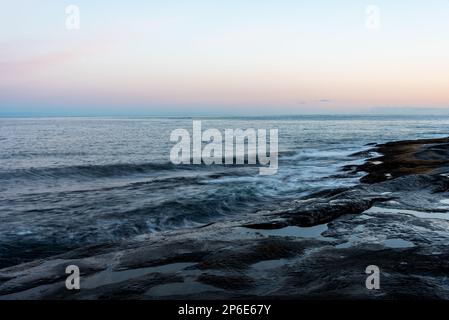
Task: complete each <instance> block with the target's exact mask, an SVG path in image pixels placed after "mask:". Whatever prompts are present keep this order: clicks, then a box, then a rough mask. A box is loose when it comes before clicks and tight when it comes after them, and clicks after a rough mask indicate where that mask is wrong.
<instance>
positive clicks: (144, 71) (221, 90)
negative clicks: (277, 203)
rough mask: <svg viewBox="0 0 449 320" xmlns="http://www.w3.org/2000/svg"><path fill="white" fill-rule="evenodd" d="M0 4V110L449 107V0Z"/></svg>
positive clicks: (25, 0)
mask: <svg viewBox="0 0 449 320" xmlns="http://www.w3.org/2000/svg"><path fill="white" fill-rule="evenodd" d="M69 5H75V6H76V8H78V9H79V29H77V28H75V29H73V21H74V20H73V18H74V17H75V16H76V12H75V15H74V12H73V11H69V12H68V13H67V12H66V9H67V6H69ZM0 6H1V8H0V115H8V114H13V115H14V114H42V115H45V114H48V115H51V114H58V115H65V114H67V115H72V114H73V115H83V114H85V115H90V114H100V115H101V114H104V115H108V114H130V115H131V114H148V115H164V114H166V115H181V114H182V115H188V114H204V115H215V114H249V115H261V114H300V113H341V112H343V113H344V112H369V111H370V110H379V109H383V110H394V109H395V108H398V110H404V108H410V109H413V108H419V109H420V110H421V109H422V108H429V110H430V109H432V108H449V0H432V1H422V0H369V1H367V0H340V1H332V0H327V1H324V0H314V1H311V0H309V1H301V0H245V1H242V0H226V1H223V0H222V1H216V0H164V1H162V0H159V1H152V0H149V1H148V0H147V1H143V0H142V1H138V0H129V1H120V2H118V1H105V0H101V1H100V0H90V1H88V0H72V1H61V0H15V1H2V2H1V3H0ZM75 18H76V17H75ZM67 23H69V28H68V27H67ZM75 25H76V24H75ZM405 110H407V109H405Z"/></svg>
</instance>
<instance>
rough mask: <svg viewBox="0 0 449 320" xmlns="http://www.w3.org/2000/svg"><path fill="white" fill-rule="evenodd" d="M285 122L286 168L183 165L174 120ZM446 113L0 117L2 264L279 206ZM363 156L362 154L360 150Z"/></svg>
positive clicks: (188, 124) (433, 125)
mask: <svg viewBox="0 0 449 320" xmlns="http://www.w3.org/2000/svg"><path fill="white" fill-rule="evenodd" d="M193 120H200V121H201V123H202V128H203V130H206V129H218V130H220V131H224V130H225V129H248V128H253V129H265V130H269V129H278V141H279V151H278V157H279V169H278V171H277V173H276V174H274V175H260V174H259V170H258V168H257V165H256V166H254V165H226V166H225V165H217V164H213V165H206V164H200V165H193V164H192V165H190V164H181V165H175V164H173V163H171V162H170V151H171V149H172V147H173V146H174V142H172V141H170V134H171V132H172V131H173V130H175V129H186V130H188V131H189V132H191V131H192V121H193ZM448 129H449V116H423V115H419V116H407V115H397V116H392V115H371V116H370V115H303V116H278V117H197V118H191V117H78V118H77V117H67V118H0V268H3V267H7V266H12V265H16V264H19V263H23V262H27V261H31V260H34V259H37V258H44V257H48V256H52V255H56V254H60V253H64V252H66V251H68V250H72V249H76V248H79V247H83V246H87V245H97V244H108V243H116V242H120V241H122V240H126V239H133V238H138V237H139V236H142V235H145V234H151V233H158V232H164V231H168V230H174V229H180V228H195V227H200V226H202V225H205V224H209V223H213V222H219V221H226V220H229V219H236V218H238V217H241V216H244V215H251V214H257V212H259V211H261V210H276V208H278V207H279V206H280V205H281V204H283V203H288V202H289V201H293V200H295V199H298V198H301V197H307V196H308V195H310V194H313V193H315V192H317V191H321V190H325V189H332V188H339V187H349V186H353V185H356V184H359V183H360V182H359V178H360V177H361V176H362V175H363V173H358V174H355V173H349V172H344V171H342V167H343V166H345V165H351V164H360V163H363V161H364V160H365V159H366V157H367V155H363V153H362V154H360V153H359V152H361V151H364V150H368V149H370V148H372V144H374V143H385V142H388V141H394V140H408V139H419V138H435V137H445V136H447V135H448ZM354 154H356V155H354Z"/></svg>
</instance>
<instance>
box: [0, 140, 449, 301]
mask: <svg viewBox="0 0 449 320" xmlns="http://www.w3.org/2000/svg"><path fill="white" fill-rule="evenodd" d="M368 152H379V153H382V154H383V155H382V156H380V157H379V156H376V158H374V159H370V160H368V161H367V162H366V163H365V164H364V165H361V166H354V167H353V168H349V169H348V168H346V170H357V171H360V170H363V171H366V172H367V176H365V177H364V178H362V182H366V183H362V184H360V185H359V186H356V187H354V188H350V189H338V190H329V191H325V192H320V193H317V194H314V195H312V196H309V197H307V198H304V199H298V200H296V201H293V202H291V203H284V204H280V205H279V208H278V209H277V210H275V211H264V212H259V213H258V214H255V215H251V216H245V217H241V218H239V219H236V220H233V221H228V222H220V223H215V224H210V225H207V226H203V227H201V228H193V229H185V230H177V231H170V232H162V233H157V234H153V235H147V236H145V237H140V238H139V239H134V240H129V241H126V242H123V243H121V244H118V245H110V244H109V245H104V246H93V247H87V248H82V249H77V250H75V251H71V252H68V253H66V254H63V255H59V256H55V257H52V258H47V259H41V260H37V261H33V262H30V263H26V264H22V265H18V266H14V267H10V268H6V269H3V270H0V299H219V298H228V299H244V298H280V299H292V298H293V299H295V298H300V299H317V298H318V299H408V298H414V299H416V298H418V299H449V280H448V278H447V276H448V275H449V191H448V190H449V175H448V174H449V168H448V167H447V164H448V160H449V157H448V156H449V144H448V139H434V140H422V141H403V142H395V143H389V144H385V145H380V146H376V147H375V148H374V149H369V151H368ZM367 154H368V153H367ZM68 265H77V266H79V268H80V271H81V290H77V291H69V290H67V289H66V288H65V279H66V277H67V275H66V274H65V267H66V266H68ZM369 265H376V266H378V267H379V268H380V270H381V275H380V289H379V290H368V289H367V288H366V286H365V280H366V278H367V276H368V275H367V274H366V273H365V270H366V268H367V266H369Z"/></svg>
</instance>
